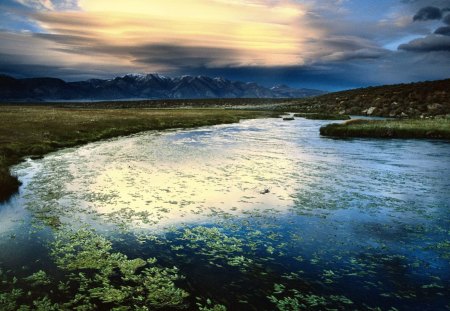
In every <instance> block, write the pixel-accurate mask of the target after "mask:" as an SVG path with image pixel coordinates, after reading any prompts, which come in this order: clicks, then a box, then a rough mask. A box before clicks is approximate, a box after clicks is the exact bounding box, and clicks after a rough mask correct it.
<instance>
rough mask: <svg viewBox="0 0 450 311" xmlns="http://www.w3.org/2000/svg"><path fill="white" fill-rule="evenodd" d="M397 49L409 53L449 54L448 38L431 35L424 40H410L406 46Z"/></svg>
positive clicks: (449, 39)
mask: <svg viewBox="0 0 450 311" xmlns="http://www.w3.org/2000/svg"><path fill="white" fill-rule="evenodd" d="M398 49H399V50H404V51H410V52H433V51H448V52H450V37H447V36H439V35H435V34H432V35H429V36H426V37H424V38H419V39H415V40H412V41H410V42H409V43H406V44H401V45H400V46H399V47H398Z"/></svg>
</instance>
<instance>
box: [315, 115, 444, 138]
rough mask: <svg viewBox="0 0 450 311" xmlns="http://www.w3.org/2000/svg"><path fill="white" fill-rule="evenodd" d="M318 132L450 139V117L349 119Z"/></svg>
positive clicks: (380, 136)
mask: <svg viewBox="0 0 450 311" xmlns="http://www.w3.org/2000/svg"><path fill="white" fill-rule="evenodd" d="M320 134H321V135H324V136H335V137H373V138H432V139H450V119H449V118H435V119H424V120H422V119H409V120H350V121H347V122H344V123H342V124H329V125H326V126H323V127H321V128H320Z"/></svg>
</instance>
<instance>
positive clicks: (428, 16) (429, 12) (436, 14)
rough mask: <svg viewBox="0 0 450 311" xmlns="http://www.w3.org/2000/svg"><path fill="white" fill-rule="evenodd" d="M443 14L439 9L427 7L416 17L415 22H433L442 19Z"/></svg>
mask: <svg viewBox="0 0 450 311" xmlns="http://www.w3.org/2000/svg"><path fill="white" fill-rule="evenodd" d="M441 18H442V13H441V10H440V9H439V8H436V7H433V6H427V7H424V8H421V9H420V10H419V12H417V13H416V15H414V17H413V20H414V21H427V20H433V19H441Z"/></svg>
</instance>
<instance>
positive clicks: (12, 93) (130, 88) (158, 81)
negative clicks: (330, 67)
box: [0, 74, 324, 101]
mask: <svg viewBox="0 0 450 311" xmlns="http://www.w3.org/2000/svg"><path fill="white" fill-rule="evenodd" d="M319 94H324V92H322V91H318V90H311V89H293V88H290V87H288V86H284V85H281V86H275V87H273V88H267V87H264V86H261V85H258V84H256V83H249V82H240V81H230V80H227V79H223V78H210V77H206V76H182V77H174V78H170V77H166V76H162V75H159V74H146V75H142V74H128V75H125V76H123V77H116V78H114V79H110V80H100V79H91V80H87V81H79V82H65V81H63V80H60V79H55V78H33V79H14V78H12V77H9V76H0V100H3V101H49V100H50V101H55V100H77V101H82V100H120V99H195V98H302V97H306V96H315V95H319Z"/></svg>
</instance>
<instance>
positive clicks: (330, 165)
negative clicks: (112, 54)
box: [0, 119, 450, 311]
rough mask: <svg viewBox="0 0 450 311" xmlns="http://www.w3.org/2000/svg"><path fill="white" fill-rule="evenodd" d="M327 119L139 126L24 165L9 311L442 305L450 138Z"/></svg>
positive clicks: (1, 289) (9, 244)
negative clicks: (326, 126) (356, 137)
mask: <svg viewBox="0 0 450 311" xmlns="http://www.w3.org/2000/svg"><path fill="white" fill-rule="evenodd" d="M319 123H320V124H322V123H323V122H319V121H315V122H312V121H308V120H304V119H298V120H297V122H293V123H282V122H281V123H280V119H266V120H255V121H246V122H242V123H240V124H236V125H233V126H217V127H212V128H204V129H198V130H191V131H172V132H164V133H159V134H155V133H147V134H139V135H135V136H132V137H129V138H125V139H117V140H114V139H113V140H110V141H105V142H101V143H95V144H90V145H87V146H84V147H82V148H77V149H73V150H65V151H61V152H58V153H55V154H52V155H49V156H48V157H45V158H44V159H41V160H38V161H29V162H28V163H24V164H23V166H22V167H23V169H22V170H21V169H20V166H19V167H17V168H16V171H17V175H18V176H20V178H21V180H23V182H24V188H23V189H24V190H23V196H21V197H20V201H18V202H19V203H17V205H14V203H13V202H12V203H11V204H12V205H5V206H4V208H3V207H0V247H1V249H2V252H1V253H0V306H1V307H0V310H1V311H3V310H7V311H9V310H98V309H106V310H116V311H118V310H178V309H186V310H202V311H225V310H276V309H278V310H303V309H305V310H396V309H398V310H402V309H414V308H421V309H428V310H441V309H442V310H445V309H446V308H447V309H448V301H449V300H448V298H449V294H448V293H449V286H448V284H450V283H449V280H450V271H449V268H448V254H449V243H448V240H449V232H450V231H449V230H448V228H449V223H450V222H449V221H450V219H449V215H448V213H447V210H448V208H449V206H448V202H450V201H449V199H450V198H449V196H448V191H447V183H446V178H445V177H446V176H447V175H448V174H450V171H449V167H448V166H446V165H444V163H446V162H445V161H444V162H443V157H445V159H447V157H448V159H449V160H450V151H449V150H448V146H447V145H445V144H438V143H431V142H423V141H422V142H414V143H411V142H408V141H401V142H393V141H384V142H380V141H375V142H370V141H341V140H336V141H335V140H331V141H330V140H328V139H321V138H320V137H319V135H318V134H317V133H316V131H317V128H318V126H319V125H318V124H319ZM309 131H311V132H309ZM313 131H314V133H316V136H314V135H312V134H311V133H313ZM261 148H263V149H261ZM423 150H426V152H424V151H423ZM438 155H439V156H438ZM442 155H444V156H442ZM425 168H426V169H425ZM79 189H83V191H80V190H79ZM266 190H267V191H266ZM269 190H270V191H269ZM10 211H12V212H10ZM17 211H22V214H20V213H19V214H18V213H17ZM8 213H11V214H8ZM10 215H13V216H10ZM17 215H19V216H20V215H26V216H27V217H23V219H20V221H17V220H14V219H18V216H17ZM29 232H30V233H29ZM37 250H38V251H37ZM16 252H17V255H16Z"/></svg>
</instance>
